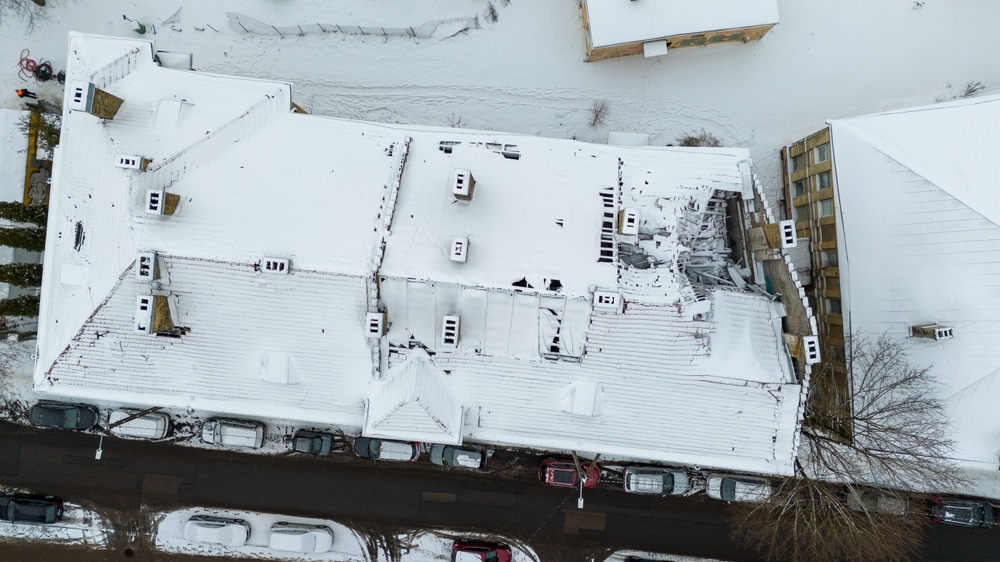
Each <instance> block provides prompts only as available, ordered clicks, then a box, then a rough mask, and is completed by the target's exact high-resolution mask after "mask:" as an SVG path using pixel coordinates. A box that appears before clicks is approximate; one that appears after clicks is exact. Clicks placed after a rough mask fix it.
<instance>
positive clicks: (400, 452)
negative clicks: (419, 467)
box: [354, 437, 420, 461]
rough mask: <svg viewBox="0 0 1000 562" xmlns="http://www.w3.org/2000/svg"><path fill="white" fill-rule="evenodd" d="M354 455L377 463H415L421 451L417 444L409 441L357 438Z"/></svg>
mask: <svg viewBox="0 0 1000 562" xmlns="http://www.w3.org/2000/svg"><path fill="white" fill-rule="evenodd" d="M354 453H355V454H356V455H358V456H359V457H361V458H363V459H371V460H375V461H415V460H417V457H419V456H420V449H418V448H417V444H416V443H410V442H409V441H390V440H388V439H375V438H373V437H357V438H355V439H354Z"/></svg>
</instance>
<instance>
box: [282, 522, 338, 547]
mask: <svg viewBox="0 0 1000 562" xmlns="http://www.w3.org/2000/svg"><path fill="white" fill-rule="evenodd" d="M267 546H268V547H270V548H271V549H272V550H280V551H282V552H298V553H300V554H318V553H321V552H328V551H329V550H330V548H331V547H332V546H333V531H332V530H331V529H330V528H329V527H327V526H326V525H309V524H305V523H290V522H288V521H278V522H277V523H275V524H274V525H271V535H270V537H269V538H268V541H267Z"/></svg>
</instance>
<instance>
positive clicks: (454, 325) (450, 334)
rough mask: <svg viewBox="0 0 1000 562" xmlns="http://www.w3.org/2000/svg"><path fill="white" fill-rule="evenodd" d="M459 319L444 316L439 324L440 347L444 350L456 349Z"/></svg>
mask: <svg viewBox="0 0 1000 562" xmlns="http://www.w3.org/2000/svg"><path fill="white" fill-rule="evenodd" d="M460 323H461V319H460V318H459V317H458V316H445V317H444V320H443V322H442V323H441V342H440V344H441V345H440V347H442V348H444V349H457V348H458V337H459V327H460Z"/></svg>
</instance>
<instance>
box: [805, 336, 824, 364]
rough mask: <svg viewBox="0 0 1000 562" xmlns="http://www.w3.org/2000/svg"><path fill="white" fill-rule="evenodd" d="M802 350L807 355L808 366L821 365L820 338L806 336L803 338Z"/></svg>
mask: <svg viewBox="0 0 1000 562" xmlns="http://www.w3.org/2000/svg"><path fill="white" fill-rule="evenodd" d="M802 349H803V350H804V351H805V355H806V357H805V358H806V365H815V364H816V363H819V360H820V357H819V338H818V337H816V336H805V337H804V338H802Z"/></svg>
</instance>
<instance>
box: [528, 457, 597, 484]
mask: <svg viewBox="0 0 1000 562" xmlns="http://www.w3.org/2000/svg"><path fill="white" fill-rule="evenodd" d="M581 467H582V469H583V472H585V473H586V474H587V479H586V480H585V481H584V483H583V487H584V488H593V487H595V486H597V484H598V483H599V482H600V481H601V469H600V468H598V467H597V465H595V464H592V463H589V462H585V463H581ZM538 479H539V480H541V481H542V484H548V485H549V486H558V487H560V488H576V487H578V486H579V485H580V481H579V478H578V477H577V473H576V463H574V462H573V461H572V460H560V459H545V460H543V461H542V464H541V466H539V467H538Z"/></svg>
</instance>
